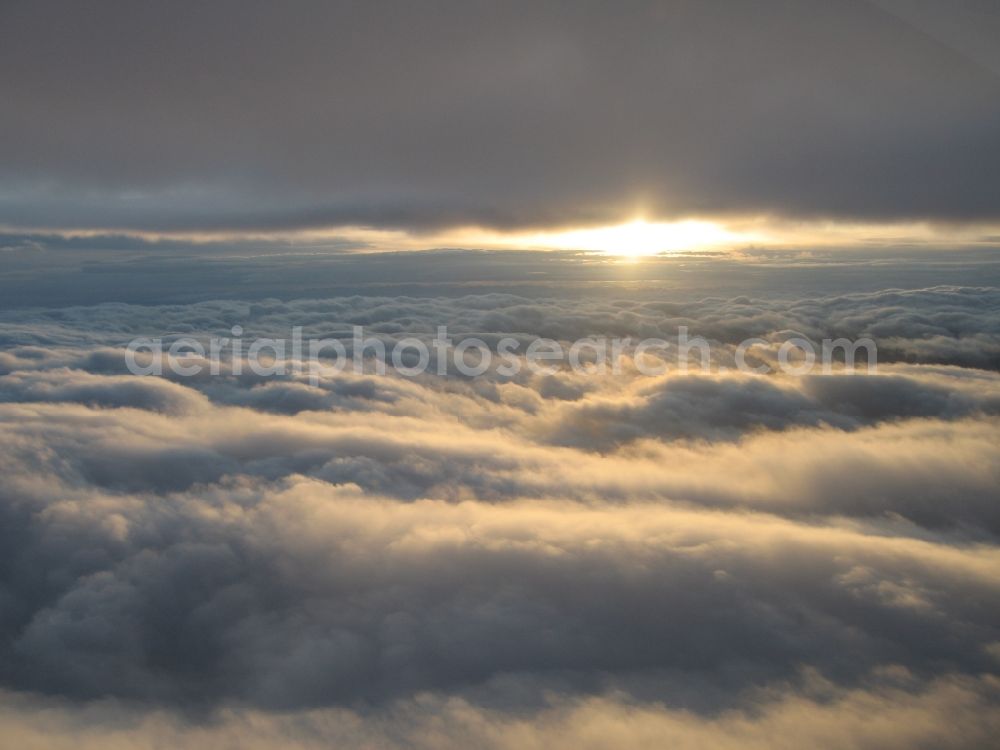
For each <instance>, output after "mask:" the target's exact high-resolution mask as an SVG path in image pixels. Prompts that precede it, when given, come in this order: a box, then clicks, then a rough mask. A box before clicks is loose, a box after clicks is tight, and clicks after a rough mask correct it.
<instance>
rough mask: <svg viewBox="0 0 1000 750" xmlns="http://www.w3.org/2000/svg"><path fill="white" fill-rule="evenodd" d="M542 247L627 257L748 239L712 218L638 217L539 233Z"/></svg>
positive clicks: (699, 247)
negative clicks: (665, 219) (657, 219)
mask: <svg viewBox="0 0 1000 750" xmlns="http://www.w3.org/2000/svg"><path fill="white" fill-rule="evenodd" d="M533 239H534V241H535V242H536V243H537V244H538V245H539V246H541V247H549V248H557V249H566V250H588V251H591V252H600V253H606V254H608V255H619V256H625V257H631V258H636V257H641V256H647V255H657V254H659V253H668V252H676V251H680V250H694V249H701V248H710V247H713V246H719V245H725V244H727V243H732V242H738V241H740V240H744V239H746V237H745V236H744V235H741V234H738V233H735V232H732V231H730V230H728V229H726V228H725V227H723V226H721V225H719V224H716V223H714V222H711V221H703V220H698V219H686V220H683V221H669V222H650V221H645V220H644V219H635V220H633V221H630V222H628V223H625V224H617V225H615V226H609V227H596V228H592V229H574V230H569V231H565V232H552V233H544V234H540V235H536V236H535V237H534V238H533Z"/></svg>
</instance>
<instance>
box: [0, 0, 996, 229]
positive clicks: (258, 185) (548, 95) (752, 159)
mask: <svg viewBox="0 0 1000 750" xmlns="http://www.w3.org/2000/svg"><path fill="white" fill-rule="evenodd" d="M939 15H940V14H939ZM907 19H908V17H907V16H906V15H894V14H893V13H890V12H886V11H885V10H883V9H882V8H880V7H878V6H877V5H875V4H872V3H849V4H841V3H838V4H836V5H831V4H829V3H823V2H819V1H818V0H817V1H813V2H805V3H795V4H787V3H783V2H765V3H757V4H755V5H754V7H753V8H743V7H728V8H726V11H725V12H724V13H719V12H717V10H716V9H713V8H711V7H710V6H705V5H703V4H700V3H669V4H665V3H653V2H639V3H635V4H631V5H629V6H627V7H617V6H616V7H614V8H611V7H604V6H590V5H580V4H578V3H569V2H558V3H550V4H545V5H543V6H539V5H537V4H535V3H512V4H504V5H503V6H502V7H493V8H489V9H483V8H480V7H478V6H477V7H470V6H468V5H467V4H465V3H449V4H447V5H443V6H438V7H436V8H434V9H428V8H424V7H412V6H410V5H408V4H395V5H392V6H381V5H379V6H365V7H358V6H355V5H342V4H338V5H334V6H329V5H326V4H318V3H316V4H309V5H306V6H303V7H301V8H299V9H298V10H296V11H294V12H293V11H289V10H288V9H286V8H276V7H274V6H271V5H268V4H260V3H253V4H250V5H247V4H245V3H241V4H240V5H239V7H238V8H237V7H236V6H229V5H226V4H223V5H220V6H214V7H211V8H205V7H203V6H201V5H198V4H182V5H180V6H176V5H172V7H171V9H170V10H169V11H162V10H159V9H151V8H145V7H143V8H136V7H132V6H130V5H126V4H109V5H107V6H104V7H102V8H98V9H93V8H89V9H86V10H84V9H80V8H78V7H76V5H75V4H73V3H60V4H57V5H56V6H55V7H53V6H51V5H46V6H45V7H37V6H35V5H34V4H27V3H21V4H16V5H12V6H8V7H6V8H5V9H4V11H3V24H2V27H3V30H4V31H3V39H2V41H3V44H2V45H0V50H2V51H0V70H2V71H3V74H2V78H0V84H2V86H3V88H4V91H5V92H6V93H7V96H6V107H5V114H6V116H5V117H4V121H3V123H2V125H0V163H3V164H4V169H3V172H2V174H0V180H2V182H0V185H2V191H0V222H3V223H4V224H7V225H11V226H21V227H62V228H66V227H76V228H128V229H133V230H135V229H138V230H143V231H158V230H159V231H162V230H206V229H232V228H239V229H244V230H259V231H269V230H276V229H282V230H284V229H301V228H307V227H317V226H331V225H344V224H350V225H365V226H403V227H410V228H426V227H434V226H441V225H464V224H483V225H491V226H497V227H504V228H515V227H523V226H526V225H541V224H545V225H560V224H574V223H581V222H588V221H589V222H604V223H610V222H617V221H621V220H622V219H623V218H625V217H627V216H630V215H632V214H634V213H635V211H636V210H640V209H642V210H645V211H646V213H647V214H648V215H650V216H684V215H689V214H692V213H700V214H706V213H708V214H715V213H722V214H743V215H745V214H770V215H774V214H777V215H782V216H787V217H803V216H813V217H815V216H823V217H829V216H834V217H840V218H847V219H851V220H857V219H866V220H885V219H898V218H916V219H919V220H925V219H938V220H945V221H948V220H965V219H988V220H993V219H996V218H997V213H996V202H995V200H993V193H992V186H993V183H994V182H995V180H994V179H993V177H994V176H995V172H996V167H997V157H998V154H1000V141H998V136H997V133H998V132H1000V127H998V122H1000V107H998V105H997V102H998V101H1000V97H998V96H997V93H998V90H1000V89H998V87H1000V84H998V79H997V73H996V69H995V68H992V67H990V65H989V64H984V63H983V62H982V60H983V57H982V54H980V52H981V50H982V49H983V46H984V45H983V44H982V36H983V33H984V32H983V28H984V27H985V28H991V27H995V22H994V21H993V20H992V16H990V15H989V14H980V15H978V16H961V15H958V14H948V17H947V18H944V19H942V18H940V17H939V18H936V19H935V18H934V17H933V16H932V17H931V18H930V19H929V20H927V19H923V20H922V21H921V23H920V24H919V27H914V26H913V25H912V21H910V20H907ZM939 29H940V31H939ZM994 30H995V29H994ZM987 48H988V47H987ZM845 50H850V53H849V54H847V53H845ZM150 92H155V96H152V95H151V94H150ZM40 123H41V124H42V125H43V126H39V124H40Z"/></svg>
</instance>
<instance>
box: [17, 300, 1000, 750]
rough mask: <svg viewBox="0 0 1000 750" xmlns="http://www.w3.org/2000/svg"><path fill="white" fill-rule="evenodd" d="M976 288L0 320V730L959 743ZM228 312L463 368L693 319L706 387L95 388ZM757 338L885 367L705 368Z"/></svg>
mask: <svg viewBox="0 0 1000 750" xmlns="http://www.w3.org/2000/svg"><path fill="white" fill-rule="evenodd" d="M994 297H995V290H992V289H987V288H966V287H959V288H956V287H946V286H942V287H935V288H928V289H918V290H910V291H899V290H895V291H893V290H887V291H879V292H873V293H858V294H849V295H836V294H834V295H828V296H820V297H814V298H804V299H778V298H773V297H772V298H765V297H761V298H754V297H742V298H740V297H736V298H726V299H718V298H716V299H683V298H682V299H677V300H662V299H660V300H652V299H633V298H597V299H585V300H584V299H570V298H566V297H562V298H559V297H535V298H529V297H523V296H513V295H506V294H483V295H474V296H473V295H470V296H463V297H458V298H444V297H431V298H410V297H402V296H398V297H352V298H336V299H327V300H278V299H265V300H255V301H238V300H222V301H210V302H199V303H195V304H189V305H179V304H174V305H162V306H148V307H143V306H132V305H121V304H105V305H98V306H92V307H77V308H73V307H64V308H57V309H35V310H8V311H5V312H3V313H2V314H0V340H2V341H3V342H4V351H3V356H2V358H0V368H2V369H0V474H2V475H3V477H4V482H3V485H2V486H0V604H2V606H0V684H2V686H3V688H4V690H6V691H8V692H7V693H5V694H4V695H3V698H2V700H0V728H2V729H3V731H4V732H5V736H11V737H16V738H20V740H21V741H23V742H25V743H28V742H30V741H34V742H40V743H42V744H45V745H46V746H51V747H59V746H60V743H66V742H68V741H69V737H71V736H74V737H79V738H80V739H79V742H80V743H82V745H83V746H84V747H86V746H87V745H86V743H88V742H89V743H92V744H94V745H97V744H101V745H102V746H112V747H113V746H115V744H116V743H117V744H118V745H119V746H122V747H126V748H130V747H144V746H150V745H153V744H155V743H157V742H159V743H164V742H182V741H183V742H185V743H186V744H190V745H191V746H195V747H197V746H199V745H205V746H207V745H209V744H211V745H213V746H218V745H219V744H220V743H221V744H223V745H224V744H225V743H227V742H228V743H231V744H239V745H241V746H253V745H252V743H253V742H257V743H259V744H260V745H261V746H267V745H268V744H275V743H277V742H279V741H283V742H286V744H287V743H292V745H293V746H294V743H296V742H298V743H299V744H300V745H302V746H303V747H309V746H310V745H311V744H312V745H319V744H323V745H325V746H329V744H331V743H339V744H342V745H344V746H364V745H365V743H368V744H375V745H379V746H387V747H393V746H400V747H421V746H425V747H439V748H447V747H451V746H460V745H461V746H468V745H469V744H474V745H476V746H486V747H491V746H492V747H498V748H503V747H510V746H514V745H517V746H519V747H522V746H528V747H530V746H533V745H537V746H539V747H540V746H559V743H564V744H567V745H570V744H571V745H575V746H584V747H586V746H588V743H589V744H590V745H591V746H594V747H603V746H608V745H610V744H615V745H630V746H642V744H643V743H646V744H650V745H653V744H658V743H659V744H662V738H663V737H670V738H674V739H675V740H676V742H677V743H678V744H679V745H680V746H683V744H684V743H688V744H689V745H690V746H704V745H706V744H708V745H712V746H720V747H725V746H727V744H728V745H732V746H751V747H753V746H754V744H755V743H756V744H760V745H763V744H764V743H767V742H769V741H772V740H774V738H775V737H779V738H782V739H781V740H780V741H785V742H787V743H789V744H795V743H813V742H814V741H815V742H817V743H819V744H821V745H823V746H828V747H858V746H860V747H865V746H871V747H876V746H889V747H892V746H894V745H895V746H899V747H906V746H911V745H913V744H914V743H919V742H923V743H932V744H935V745H938V746H949V743H950V745H951V746H955V747H975V746H976V745H977V744H979V745H981V744H982V742H981V739H982V738H983V737H987V736H992V733H993V732H994V731H995V729H996V727H995V723H996V718H995V717H996V715H997V710H996V706H997V687H996V679H995V675H996V673H997V664H998V662H997V657H996V654H997V648H998V647H997V644H998V643H1000V631H998V629H997V627H996V623H997V622H998V620H1000V585H998V582H997V577H996V574H995V571H996V570H997V567H998V565H1000V557H998V550H997V544H996V540H997V538H998V535H1000V510H998V508H1000V506H998V504H997V490H996V488H997V486H998V483H1000V468H998V466H997V462H996V460H995V454H996V445H997V444H998V441H1000V424H998V421H997V410H998V405H1000V376H998V374H997V372H996V371H995V369H989V368H986V367H984V368H981V369H979V368H976V367H970V366H969V363H970V361H971V362H979V363H983V364H989V362H990V355H989V353H988V352H987V353H985V354H984V351H983V350H982V349H976V347H975V346H974V345H973V343H972V340H973V339H974V338H975V337H979V338H978V339H976V340H977V341H979V342H986V344H987V346H995V344H996V341H995V339H996V333H995V332H996V327H995V320H996V314H997V313H996V300H995V299H994ZM235 324H239V325H241V326H244V327H245V329H246V334H245V336H246V337H247V338H249V337H252V336H256V335H267V336H285V335H288V331H289V329H290V326H292V325H302V326H303V327H304V329H305V330H304V333H305V335H307V336H308V335H323V336H336V335H342V334H343V333H344V332H345V331H347V330H349V328H350V326H351V325H354V324H359V325H360V324H363V325H365V326H366V327H368V328H369V329H370V331H371V332H372V333H377V334H378V335H381V336H384V337H385V338H386V339H387V340H389V341H393V340H396V339H399V338H402V337H404V336H407V335H417V336H422V337H430V336H433V335H434V332H435V331H436V327H437V325H439V324H447V325H449V327H451V326H454V333H455V335H456V336H458V335H462V334H465V333H468V334H474V335H477V336H481V337H483V338H484V340H487V341H491V342H492V341H495V340H496V339H497V338H498V337H500V336H502V335H513V336H517V337H519V338H520V339H523V340H525V341H527V340H530V339H531V338H532V337H533V336H535V335H538V334H542V335H547V336H554V337H557V338H559V339H563V340H566V339H570V338H572V337H577V336H585V335H616V336H633V337H638V336H657V335H663V336H666V335H669V334H670V332H671V330H673V331H676V327H677V326H679V325H688V326H690V328H691V332H692V334H700V335H705V336H708V337H710V339H711V341H712V342H713V350H715V355H714V359H713V365H714V369H713V370H712V371H711V372H688V373H682V372H679V371H677V370H671V371H669V372H667V373H666V374H665V375H662V376H659V377H642V376H640V375H639V373H637V372H636V371H635V370H634V368H631V367H628V366H626V367H625V368H624V370H623V372H622V373H621V374H620V375H618V376H615V377H612V376H610V375H607V374H605V375H604V376H602V375H600V374H594V375H591V376H586V375H581V374H574V373H572V372H569V371H561V372H557V373H556V374H554V375H548V376H540V375H532V374H531V373H522V374H520V375H518V376H517V377H503V376H501V375H499V374H498V373H496V372H495V371H490V372H487V373H486V374H484V375H483V376H482V377H481V378H475V379H469V378H464V377H454V376H437V375H434V374H425V375H422V376H420V377H416V378H406V377H403V376H401V375H399V374H398V373H392V372H390V373H387V374H385V375H378V374H375V373H372V372H365V373H360V374H358V373H354V372H352V371H351V370H348V371H347V372H344V373H340V374H330V375H327V376H324V377H321V378H319V379H318V381H317V382H316V383H315V384H309V383H308V382H307V381H306V379H305V377H304V376H301V377H300V376H295V375H292V374H289V375H286V376H283V377H276V378H273V379H269V378H266V377H262V376H258V375H253V374H252V373H250V374H242V375H237V374H233V372H232V371H231V370H230V369H228V368H223V369H222V372H221V373H220V374H219V375H218V376H210V375H208V374H202V375H201V376H199V377H193V378H182V377H177V376H171V377H170V378H158V377H145V378H140V377H135V376H132V375H129V374H127V372H126V370H125V368H124V359H123V346H124V344H125V342H126V341H128V339H130V338H131V337H133V336H136V335H145V336H148V335H162V336H164V337H165V338H166V339H167V340H172V339H173V338H176V337H178V336H195V337H205V336H208V335H213V334H215V335H220V334H221V335H225V334H229V335H232V334H231V329H232V326H233V325H235ZM789 331H801V332H803V333H805V334H807V335H809V336H811V337H814V338H821V337H826V336H848V335H851V336H857V335H872V336H876V337H877V338H879V340H881V338H880V337H881V336H887V337H891V338H892V339H893V340H894V342H895V345H896V346H897V351H899V352H902V351H904V350H905V351H906V352H908V356H906V357H903V356H897V357H896V359H898V360H903V361H896V362H894V363H885V364H882V365H881V367H880V369H879V370H878V372H876V373H872V374H848V373H844V372H842V371H839V370H836V371H834V372H832V373H829V374H816V375H810V376H804V377H790V376H785V375H779V374H775V375H748V374H743V373H739V372H736V371H734V370H733V368H732V356H733V349H734V346H735V344H736V343H737V342H738V340H739V338H740V337H742V336H745V335H758V336H761V337H762V338H763V339H765V340H766V341H768V342H769V346H771V347H773V346H776V345H777V343H778V342H780V341H782V340H784V338H785V337H786V336H787V335H788V332H789ZM766 349H767V347H765V348H764V349H762V350H761V356H762V357H765V358H766V357H768V356H772V354H773V353H771V354H769V353H768V352H767V351H766ZM908 359H912V360H916V361H915V362H910V361H906V360H908ZM880 717H887V718H880ZM956 717H961V726H960V728H959V725H958V724H957V723H956Z"/></svg>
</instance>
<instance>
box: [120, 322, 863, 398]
mask: <svg viewBox="0 0 1000 750" xmlns="http://www.w3.org/2000/svg"><path fill="white" fill-rule="evenodd" d="M230 334H231V335H230V336H225V337H220V336H214V337H211V338H209V339H207V340H204V339H196V338H193V337H180V338H172V339H170V340H169V341H164V340H163V339H159V338H136V339H133V340H132V341H130V342H129V344H128V345H127V347H126V350H125V362H126V366H127V368H128V370H129V372H131V373H132V374H134V375H163V374H164V373H165V372H169V373H171V374H173V375H177V376H181V377H184V376H195V375H201V374H202V373H205V372H206V371H207V372H208V373H209V374H211V375H220V374H232V375H241V374H243V373H244V372H245V371H249V372H251V373H253V374H255V375H257V376H260V377H268V376H284V375H289V374H291V375H295V376H302V375H305V376H306V377H307V378H308V380H309V382H310V383H312V384H314V385H315V384H318V383H319V382H321V381H322V380H323V379H324V378H327V377H332V376H335V375H336V374H338V373H341V372H344V371H345V370H346V369H348V368H350V370H351V371H352V372H354V373H355V374H364V373H370V372H372V371H374V372H375V373H377V374H385V373H386V370H387V368H388V367H390V366H391V367H392V368H393V370H394V371H395V372H397V373H398V374H400V375H403V376H404V377H416V376H418V375H422V374H425V373H432V374H436V375H442V376H443V375H448V374H453V373H458V374H461V375H463V376H466V377H477V376H480V375H483V374H485V373H487V372H490V371H492V372H494V373H495V374H496V375H499V376H501V377H514V376H516V375H517V374H518V373H520V372H521V371H522V370H524V369H527V370H528V371H529V372H530V373H532V374H539V375H543V374H553V373H555V372H557V371H558V370H560V369H565V368H569V369H570V370H572V371H573V372H578V373H585V374H594V373H608V372H610V373H611V374H618V373H620V372H622V370H623V367H625V366H626V363H630V364H631V368H632V369H633V370H634V371H637V372H638V373H639V374H641V375H647V376H657V375H662V374H664V373H665V372H667V371H668V370H670V369H671V368H676V369H678V370H680V371H682V372H685V371H689V370H691V369H701V370H711V369H712V368H713V366H715V367H718V366H719V363H720V360H719V359H715V358H713V344H711V343H710V342H709V341H708V340H707V339H705V338H704V337H701V336H692V335H690V334H689V332H688V329H687V327H686V326H680V327H678V330H677V336H676V338H675V339H674V340H673V341H668V340H666V339H661V338H644V339H635V338H630V337H626V338H620V337H586V338H581V339H577V340H576V341H572V342H566V341H563V342H560V341H556V340H554V339H548V338H530V339H529V338H528V337H514V336H503V337H500V338H496V337H489V338H491V339H494V340H493V345H492V346H491V345H490V344H488V343H487V342H486V341H485V340H483V339H482V338H479V337H475V336H464V337H461V338H458V339H456V340H453V339H452V338H451V337H450V336H449V335H448V330H447V327H446V326H439V327H438V329H437V334H436V335H435V336H434V337H433V338H418V337H416V336H409V337H406V338H402V339H398V340H397V339H391V338H386V337H378V336H367V335H366V334H365V331H364V328H363V327H362V326H353V327H352V332H351V336H350V337H346V336H345V337H344V338H304V337H303V335H302V328H301V326H296V327H293V328H292V329H291V334H292V335H291V337H290V338H287V339H283V338H253V339H252V340H245V339H244V338H243V328H242V327H241V326H239V325H236V326H233V328H232V329H231V331H230ZM715 346H716V347H722V348H723V349H724V352H722V354H723V359H724V360H725V362H726V366H727V367H733V368H735V369H737V370H739V371H741V372H748V373H758V374H766V373H770V372H775V371H779V372H782V373H784V374H788V375H805V374H808V373H810V372H814V371H815V370H816V369H817V368H819V370H820V371H821V372H824V373H828V372H831V371H833V369H834V367H835V366H838V367H843V368H844V369H847V370H853V369H854V368H855V366H856V363H858V364H863V365H864V366H865V369H866V371H867V372H874V371H875V369H876V367H877V347H876V345H875V342H874V341H873V340H872V339H870V338H859V339H856V340H850V339H846V338H837V339H823V340H822V341H821V342H819V344H818V345H817V344H816V343H814V342H812V341H810V340H809V339H807V338H805V337H804V336H801V337H800V336H794V337H790V338H787V339H786V340H784V341H781V342H774V341H768V340H765V339H761V338H748V339H745V340H743V341H741V342H740V343H739V344H737V345H735V346H734V345H732V344H726V345H722V344H715ZM859 354H860V355H861V356H859Z"/></svg>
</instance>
